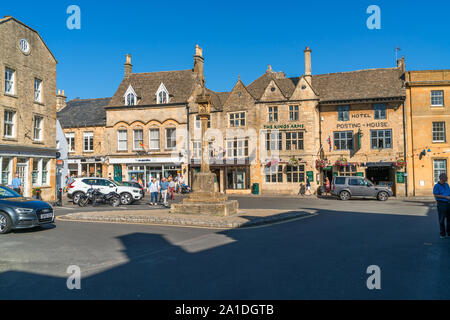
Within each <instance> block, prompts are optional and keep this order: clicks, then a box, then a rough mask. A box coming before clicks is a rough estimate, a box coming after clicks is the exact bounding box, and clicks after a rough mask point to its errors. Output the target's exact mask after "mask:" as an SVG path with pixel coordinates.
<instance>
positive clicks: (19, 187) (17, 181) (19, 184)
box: [12, 173, 22, 194]
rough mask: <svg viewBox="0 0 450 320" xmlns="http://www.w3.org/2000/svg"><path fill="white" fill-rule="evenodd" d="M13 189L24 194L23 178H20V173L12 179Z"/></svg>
mask: <svg viewBox="0 0 450 320" xmlns="http://www.w3.org/2000/svg"><path fill="white" fill-rule="evenodd" d="M12 187H13V190H14V191H15V192H17V193H19V194H22V180H21V179H20V178H19V174H18V173H16V177H15V178H14V179H13V181H12Z"/></svg>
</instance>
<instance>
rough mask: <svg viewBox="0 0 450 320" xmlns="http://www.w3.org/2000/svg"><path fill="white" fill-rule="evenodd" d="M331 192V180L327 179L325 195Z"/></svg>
mask: <svg viewBox="0 0 450 320" xmlns="http://www.w3.org/2000/svg"><path fill="white" fill-rule="evenodd" d="M330 192H331V185H330V179H328V177H326V179H325V195H326V196H327V195H328V194H329V193H330Z"/></svg>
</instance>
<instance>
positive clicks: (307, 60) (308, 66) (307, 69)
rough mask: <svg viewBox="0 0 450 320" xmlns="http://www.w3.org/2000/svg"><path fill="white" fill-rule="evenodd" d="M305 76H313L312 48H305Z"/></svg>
mask: <svg viewBox="0 0 450 320" xmlns="http://www.w3.org/2000/svg"><path fill="white" fill-rule="evenodd" d="M304 52H305V76H306V77H309V78H311V49H310V48H309V47H306V49H305V51H304Z"/></svg>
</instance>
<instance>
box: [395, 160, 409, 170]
mask: <svg viewBox="0 0 450 320" xmlns="http://www.w3.org/2000/svg"><path fill="white" fill-rule="evenodd" d="M405 166H406V161H405V160H404V159H398V160H397V161H395V162H394V167H395V168H397V169H403V167H405Z"/></svg>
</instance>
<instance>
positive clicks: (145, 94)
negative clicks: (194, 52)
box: [109, 69, 199, 107]
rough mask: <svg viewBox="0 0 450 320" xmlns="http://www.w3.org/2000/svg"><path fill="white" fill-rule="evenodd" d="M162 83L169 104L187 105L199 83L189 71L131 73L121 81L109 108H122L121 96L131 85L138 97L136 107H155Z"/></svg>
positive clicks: (122, 100) (123, 103)
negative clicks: (157, 93) (167, 94)
mask: <svg viewBox="0 0 450 320" xmlns="http://www.w3.org/2000/svg"><path fill="white" fill-rule="evenodd" d="M161 83H164V85H165V87H166V88H167V91H168V92H169V101H170V102H169V103H170V104H172V103H187V101H188V99H189V97H190V96H191V95H192V92H193V90H194V88H195V86H196V84H198V83H199V79H198V76H197V74H196V73H194V72H193V71H192V70H191V69H189V70H181V71H162V72H150V73H132V74H131V75H130V76H128V77H125V78H124V79H123V80H122V83H121V84H120V86H119V88H118V89H117V91H116V93H115V94H114V96H113V97H112V99H111V102H110V104H109V106H110V107H119V106H124V105H125V101H124V98H123V95H124V94H125V91H126V90H127V89H128V87H129V86H130V85H131V86H132V87H133V89H134V91H135V92H136V94H137V96H138V104H137V105H138V106H144V105H155V104H156V92H157V91H158V88H159V87H160V85H161Z"/></svg>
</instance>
